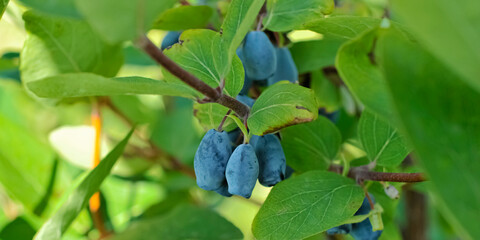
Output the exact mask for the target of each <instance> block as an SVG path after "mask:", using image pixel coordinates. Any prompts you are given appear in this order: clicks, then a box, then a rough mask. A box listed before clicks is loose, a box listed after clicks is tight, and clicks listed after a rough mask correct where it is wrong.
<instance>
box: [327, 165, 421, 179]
mask: <svg viewBox="0 0 480 240" xmlns="http://www.w3.org/2000/svg"><path fill="white" fill-rule="evenodd" d="M342 170H343V167H342V166H340V165H336V164H332V165H331V166H330V169H329V171H332V172H337V173H341V172H342ZM348 177H350V178H353V179H356V180H357V181H358V182H363V181H380V182H405V183H407V182H410V183H411V182H423V181H426V180H427V179H426V178H425V175H424V174H423V173H392V172H373V171H370V170H368V167H366V166H360V167H353V168H350V171H349V172H348Z"/></svg>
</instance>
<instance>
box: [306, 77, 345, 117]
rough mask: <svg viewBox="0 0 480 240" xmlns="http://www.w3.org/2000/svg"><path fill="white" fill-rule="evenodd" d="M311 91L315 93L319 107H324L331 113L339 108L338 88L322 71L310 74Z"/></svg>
mask: <svg viewBox="0 0 480 240" xmlns="http://www.w3.org/2000/svg"><path fill="white" fill-rule="evenodd" d="M310 87H311V89H312V90H313V91H314V92H315V97H316V99H317V103H318V106H319V107H324V108H326V109H327V111H329V112H332V111H335V110H337V109H338V108H339V106H340V96H339V90H338V88H337V87H336V86H335V85H334V84H333V83H332V81H331V80H330V79H328V78H327V76H325V74H324V73H323V71H322V70H317V71H313V72H312V73H311V82H310Z"/></svg>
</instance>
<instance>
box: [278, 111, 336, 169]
mask: <svg viewBox="0 0 480 240" xmlns="http://www.w3.org/2000/svg"><path fill="white" fill-rule="evenodd" d="M281 133H282V146H283V150H284V152H285V156H286V157H287V162H288V165H289V166H291V167H292V168H293V169H295V170H297V171H300V172H306V171H309V170H313V169H319V170H326V169H327V168H328V167H329V166H330V164H331V162H332V160H333V159H334V158H335V157H336V156H337V153H338V151H339V150H340V144H341V143H342V136H341V135H340V131H338V129H337V127H335V125H334V124H333V123H332V122H331V121H330V120H328V119H327V118H325V117H319V118H318V119H317V120H315V121H313V122H309V123H306V124H299V125H296V126H292V127H288V128H285V129H283V130H282V132H281Z"/></svg>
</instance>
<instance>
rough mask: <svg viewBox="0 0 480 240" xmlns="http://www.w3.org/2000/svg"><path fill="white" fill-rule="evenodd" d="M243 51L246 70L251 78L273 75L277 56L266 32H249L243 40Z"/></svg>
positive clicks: (261, 78) (260, 78)
mask: <svg viewBox="0 0 480 240" xmlns="http://www.w3.org/2000/svg"><path fill="white" fill-rule="evenodd" d="M242 51H243V57H244V59H245V65H244V67H245V71H246V73H247V76H248V77H249V78H251V79H254V80H263V79H267V78H269V77H270V76H272V75H273V73H274V72H275V68H276V65H277V64H276V62H277V57H276V55H275V48H274V47H273V45H272V43H271V42H270V39H268V37H267V35H266V34H265V33H264V32H261V31H252V32H249V33H248V34H247V36H246V37H245V40H244V42H243V48H242Z"/></svg>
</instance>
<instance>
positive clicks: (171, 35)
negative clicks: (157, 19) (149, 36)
mask: <svg viewBox="0 0 480 240" xmlns="http://www.w3.org/2000/svg"><path fill="white" fill-rule="evenodd" d="M181 34H182V32H168V33H167V35H165V37H164V38H163V40H162V45H161V46H160V48H161V49H162V50H164V49H166V48H169V47H171V46H172V45H173V44H175V43H178V38H179V37H180V35H181Z"/></svg>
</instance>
